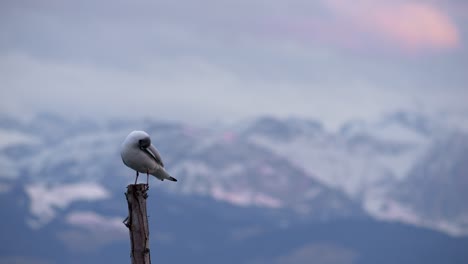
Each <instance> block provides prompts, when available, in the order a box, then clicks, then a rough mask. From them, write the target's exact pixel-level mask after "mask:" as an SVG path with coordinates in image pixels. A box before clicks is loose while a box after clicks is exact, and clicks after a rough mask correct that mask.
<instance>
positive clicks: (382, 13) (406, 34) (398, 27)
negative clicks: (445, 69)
mask: <svg viewBox="0 0 468 264" xmlns="http://www.w3.org/2000/svg"><path fill="white" fill-rule="evenodd" d="M368 22H369V23H373V24H372V25H373V26H372V27H374V29H375V31H376V32H378V33H379V34H380V35H381V36H382V37H383V38H385V39H387V40H389V41H392V42H395V44H398V45H400V46H402V47H403V48H406V49H409V50H411V51H417V50H421V49H424V50H426V49H450V48H455V47H457V46H458V44H459V41H460V39H459V35H458V30H457V28H456V26H455V25H454V24H453V22H452V21H451V19H450V17H449V16H447V15H446V14H444V13H443V12H442V11H440V10H438V9H437V8H435V7H434V6H431V5H430V4H427V3H407V4H400V5H396V6H390V7H383V8H379V9H377V10H376V11H375V13H374V14H373V15H370V16H369V21H368Z"/></svg>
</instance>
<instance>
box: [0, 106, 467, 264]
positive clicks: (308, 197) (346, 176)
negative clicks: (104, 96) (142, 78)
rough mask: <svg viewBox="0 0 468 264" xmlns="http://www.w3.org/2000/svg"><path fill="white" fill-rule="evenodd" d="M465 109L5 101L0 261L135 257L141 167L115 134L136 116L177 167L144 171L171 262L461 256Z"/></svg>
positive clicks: (0, 142)
mask: <svg viewBox="0 0 468 264" xmlns="http://www.w3.org/2000/svg"><path fill="white" fill-rule="evenodd" d="M454 120H455V121H454ZM465 121H466V119H463V118H461V119H450V118H445V119H441V118H438V117H434V116H428V115H423V114H419V113H413V112H405V111H401V112H395V113H392V114H389V115H386V116H384V117H382V118H381V119H380V120H378V121H375V122H367V121H362V120H354V121H350V122H348V123H345V124H343V125H342V126H341V128H339V129H338V130H336V131H330V130H328V129H326V128H325V127H324V126H323V125H322V123H321V122H320V121H318V120H308V119H300V118H282V119H281V118H275V117H268V116H266V117H259V118H256V119H252V120H246V121H239V122H238V123H234V124H229V125H225V124H212V125H210V126H204V127H202V126H194V125H190V124H186V123H183V122H174V121H163V120H155V119H151V118H146V119H141V120H105V121H102V120H100V121H95V120H90V119H86V120H67V119H66V118H65V117H63V116H60V115H54V114H50V113H41V114H38V115H36V116H34V117H32V118H27V119H20V118H18V117H16V116H14V115H6V114H4V115H2V116H0V164H1V167H2V171H1V172H0V197H2V198H1V201H2V208H4V210H3V211H4V213H5V214H7V213H6V212H9V213H8V214H7V216H6V217H5V219H6V221H7V225H3V227H2V234H5V236H3V241H2V242H1V245H2V248H3V250H2V251H3V252H1V254H0V256H2V257H3V258H4V259H3V260H2V259H0V263H8V262H10V261H11V262H14V261H18V262H21V261H22V262H21V263H63V262H66V263H83V261H86V262H88V263H94V262H93V261H96V262H95V263H98V262H97V261H98V260H99V259H101V260H102V259H103V258H104V259H106V260H108V261H107V262H113V263H120V262H122V263H125V262H126V261H129V259H126V257H128V253H127V252H128V251H125V250H127V248H128V242H127V240H128V232H127V231H126V230H125V228H124V226H123V224H122V223H121V221H122V220H123V218H125V214H126V212H125V210H126V204H125V198H124V196H123V193H124V192H125V186H126V185H127V184H129V183H131V182H132V181H133V180H134V172H133V171H131V170H130V169H129V168H127V167H125V166H124V165H123V164H122V162H121V160H120V156H119V147H120V144H121V142H122V140H123V139H124V138H125V136H126V135H127V134H128V133H129V132H130V131H132V130H136V129H138V130H140V129H141V130H145V131H147V132H148V133H149V134H150V135H151V137H152V140H153V143H154V144H155V145H156V146H157V148H158V149H159V151H160V152H161V154H162V157H163V159H164V161H165V164H166V167H167V170H168V171H169V172H170V173H171V174H172V175H173V176H174V177H176V178H177V179H178V180H179V182H177V183H171V182H166V181H164V182H160V181H157V180H156V179H151V182H150V186H151V187H150V188H151V189H150V198H149V199H150V200H149V204H150V205H151V203H154V204H155V207H156V208H154V210H151V209H150V210H149V212H150V214H151V215H150V220H152V218H153V217H154V218H156V220H155V224H154V225H155V227H153V228H154V229H152V231H151V232H154V233H155V234H156V235H155V236H156V237H157V238H156V240H155V241H154V243H155V244H156V245H158V249H160V250H161V251H163V252H165V253H162V255H159V257H161V258H162V259H166V260H167V261H166V262H169V261H174V262H186V261H187V260H190V259H193V258H197V259H203V260H204V261H207V262H220V261H223V262H225V263H272V262H273V263H275V262H276V263H304V262H307V260H309V259H318V260H317V263H376V262H378V263H415V261H416V262H420V261H424V262H427V263H445V261H444V260H447V259H449V260H451V261H448V262H450V263H466V261H467V260H468V258H467V254H466V253H465V251H464V250H463V248H466V246H467V245H468V240H467V238H465V236H466V235H467V234H468V206H467V205H466V203H464V201H466V198H468V197H467V196H466V192H465V191H464V190H466V189H467V187H468V166H467V164H468V129H467V128H466V124H467V123H466V122H465ZM153 197H154V200H153V201H152V200H151V199H152V198H153ZM156 209H157V210H156ZM165 220H168V221H165ZM150 225H151V224H150ZM8 226H10V228H9V227H8ZM11 226H14V228H11ZM210 230H211V231H210ZM324 230H327V231H324ZM184 236H185V237H189V238H190V239H187V240H185V239H183V237H184ZM12 237H16V238H17V239H16V240H18V245H15V244H9V243H8V241H9V240H8V239H10V238H12ZM275 238H281V239H279V240H278V239H275ZM350 238H353V239H351V240H350ZM390 238H391V239H390ZM199 239H202V240H203V243H200V241H199ZM374 240H376V241H377V240H379V241H384V240H387V241H384V242H379V244H378V245H374V244H373V243H372V241H374ZM41 241H47V243H45V244H44V243H41ZM220 241H222V243H220ZM275 241H276V242H275ZM19 245H21V247H19ZM175 245H177V247H178V248H180V249H181V250H183V251H184V252H187V254H185V255H184V254H182V255H180V254H177V253H176V252H173V251H171V249H173V246H175ZM404 245H407V246H408V248H406V249H405V248H404ZM252 247H253V248H252ZM19 248H28V249H29V250H28V251H27V254H24V252H23V251H21V250H19ZM53 248H56V249H58V250H57V251H52V250H51V249H53ZM96 249H99V251H96ZM116 249H119V250H120V251H122V249H123V250H124V252H123V253H122V252H119V254H118V255H114V252H115V250H116ZM436 249H437V251H435V252H439V253H440V254H439V255H437V254H435V253H430V252H431V251H430V250H436ZM173 250H174V249H173ZM175 250H176V251H177V250H178V249H175ZM211 250H215V251H216V252H213V253H210V252H211ZM233 250H235V251H238V252H242V254H235V252H233ZM51 252H62V253H60V254H59V253H56V255H55V256H54V257H48V256H49V255H50V254H52V253H51ZM96 252H100V253H99V254H98V253H96ZM171 252H172V253H171ZM324 252H325V253H324ZM327 252H328V253H327ZM396 252H400V253H398V255H399V256H398V257H396V256H394V255H392V254H397V253H396ZM46 253H47V254H46ZM322 253H323V254H322ZM48 254H49V255H48ZM126 254H127V255H126ZM157 254H160V253H157ZM400 255H401V256H400ZM223 256H224V257H226V258H229V261H227V260H226V259H223ZM389 256H393V257H390V258H389ZM437 256H438V257H437ZM122 258H123V259H122Z"/></svg>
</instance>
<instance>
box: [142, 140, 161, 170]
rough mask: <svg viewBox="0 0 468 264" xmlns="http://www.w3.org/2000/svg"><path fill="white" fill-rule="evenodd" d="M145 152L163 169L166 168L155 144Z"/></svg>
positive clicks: (144, 149)
mask: <svg viewBox="0 0 468 264" xmlns="http://www.w3.org/2000/svg"><path fill="white" fill-rule="evenodd" d="M143 151H144V152H146V153H147V154H148V155H149V156H150V157H151V158H153V159H154V160H155V161H156V163H157V164H159V165H160V166H161V167H164V163H163V161H162V159H161V155H159V152H158V150H157V149H156V147H155V146H153V144H151V145H150V146H149V147H148V148H143Z"/></svg>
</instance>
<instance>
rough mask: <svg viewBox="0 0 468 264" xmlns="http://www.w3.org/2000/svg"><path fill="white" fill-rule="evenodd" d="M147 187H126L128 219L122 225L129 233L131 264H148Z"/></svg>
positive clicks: (135, 185)
mask: <svg viewBox="0 0 468 264" xmlns="http://www.w3.org/2000/svg"><path fill="white" fill-rule="evenodd" d="M147 190H148V185H146V184H130V185H128V186H127V192H126V193H125V196H126V197H127V203H128V217H127V219H125V220H124V224H125V225H126V226H127V227H128V229H129V232H130V247H131V258H132V264H150V263H151V258H150V249H149V228H148V215H147V214H146V198H147V197H148V194H147V193H146V191H147Z"/></svg>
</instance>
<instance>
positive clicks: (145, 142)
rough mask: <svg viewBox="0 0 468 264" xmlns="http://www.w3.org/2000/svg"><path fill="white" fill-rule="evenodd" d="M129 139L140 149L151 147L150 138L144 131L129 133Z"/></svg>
mask: <svg viewBox="0 0 468 264" xmlns="http://www.w3.org/2000/svg"><path fill="white" fill-rule="evenodd" d="M129 138H130V139H131V140H132V143H133V144H135V145H137V146H138V147H139V148H141V149H145V148H148V147H149V146H151V138H150V136H149V135H148V133H146V132H145V131H133V132H132V133H130V135H129Z"/></svg>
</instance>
